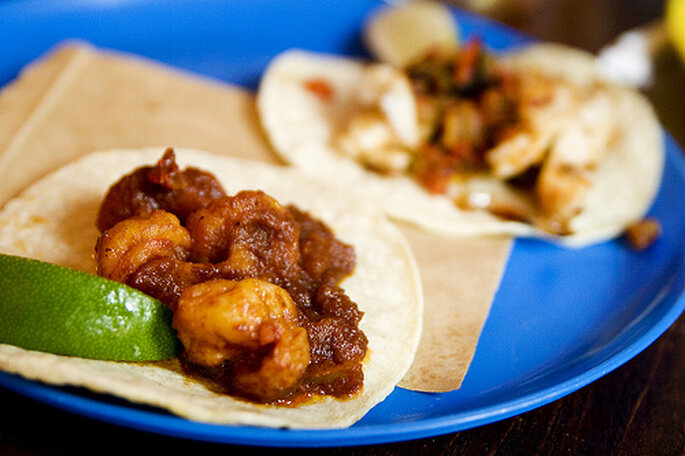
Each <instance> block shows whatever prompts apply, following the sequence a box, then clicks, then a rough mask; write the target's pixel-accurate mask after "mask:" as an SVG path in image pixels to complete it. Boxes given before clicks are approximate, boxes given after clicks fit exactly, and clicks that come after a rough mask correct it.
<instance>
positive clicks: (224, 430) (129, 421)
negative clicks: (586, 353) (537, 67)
mask: <svg viewBox="0 0 685 456" xmlns="http://www.w3.org/2000/svg"><path fill="white" fill-rule="evenodd" d="M9 3H10V4H11V3H14V6H15V7H16V6H20V5H19V4H20V3H21V1H20V0H14V2H9ZM26 3H27V4H35V3H36V2H31V1H28V2H26ZM78 3H79V2H75V4H76V5H77V4H78ZM80 3H82V4H84V5H85V4H88V3H89V2H88V1H85V0H83V1H81V2H80ZM5 5H6V6H7V5H8V3H5ZM10 6H11V5H10ZM73 6H74V4H72V7H73ZM462 14H466V15H467V16H471V19H472V20H476V21H479V20H480V21H483V22H484V23H487V24H488V26H489V27H494V28H495V32H497V33H500V32H502V30H506V33H511V32H512V30H511V29H510V28H508V27H506V26H503V25H501V24H496V23H493V22H492V21H489V20H485V19H480V18H478V17H477V16H473V15H469V14H468V13H462ZM513 33H516V34H517V35H518V38H519V39H520V40H521V41H520V42H525V41H528V40H529V38H528V37H525V36H524V35H522V34H520V33H519V32H515V31H514V32H513ZM664 141H665V144H666V156H667V160H666V162H667V165H668V166H674V167H675V169H676V174H677V176H679V177H680V178H681V180H682V181H683V182H685V159H684V158H683V154H682V152H681V151H680V149H679V148H678V146H677V145H676V143H675V141H674V140H673V139H672V138H671V137H670V136H669V135H668V134H667V133H665V134H664ZM678 265H679V267H680V269H679V270H678V271H676V274H675V275H674V277H673V279H672V280H673V283H672V287H671V290H670V291H669V292H668V293H667V294H666V295H665V296H663V299H662V301H660V302H661V303H662V304H659V305H654V304H653V305H651V306H648V307H647V308H646V309H645V311H644V313H646V314H647V315H649V314H651V313H652V312H655V311H656V310H659V311H660V312H662V313H663V314H662V315H661V316H660V317H659V318H658V319H657V320H656V321H655V322H653V324H652V325H651V326H649V327H647V328H639V329H635V328H629V330H627V332H625V333H621V336H625V337H624V338H628V340H629V343H627V344H625V345H622V344H621V343H619V342H617V340H618V339H619V337H616V338H614V339H613V340H612V341H611V346H613V345H614V344H619V345H620V347H618V348H619V350H618V351H616V352H615V353H613V354H612V355H610V356H609V357H608V358H607V359H604V360H602V361H601V362H597V363H596V364H595V365H593V366H591V367H590V368H588V369H587V370H585V371H584V372H582V373H581V374H579V375H576V376H573V377H571V378H568V379H566V380H564V381H561V382H559V383H557V384H552V385H549V386H548V387H547V388H544V389H541V390H538V391H534V392H532V393H529V394H524V395H521V396H520V397H515V398H512V399H510V400H508V401H502V402H499V403H497V404H494V405H488V406H484V407H480V408H475V409H471V410H462V411H457V412H455V413H452V414H449V415H444V416H438V417H431V418H423V419H419V420H416V421H409V422H399V423H391V424H371V425H364V426H358V427H355V426H353V427H351V428H347V429H336V430H279V429H268V428H257V427H245V426H226V425H216V424H207V423H198V422H191V421H188V420H185V419H183V418H179V417H176V416H172V415H169V414H166V412H163V411H160V412H158V411H156V410H148V409H145V408H143V407H139V406H136V405H128V404H126V405H120V404H118V403H115V402H114V401H111V400H108V398H107V396H97V395H93V394H80V393H79V392H78V391H74V390H73V389H70V388H61V387H57V386H52V385H45V384H42V383H37V382H34V381H31V380H27V379H24V378H22V377H18V376H15V375H11V374H7V373H0V386H3V387H4V388H6V389H8V390H11V391H14V392H17V393H19V394H22V395H24V396H27V397H30V398H32V399H34V400H38V401H41V402H44V403H46V404H49V405H51V406H54V407H56V408H60V409H62V410H66V411H69V412H72V413H76V414H80V415H83V416H87V417H90V418H93V419H97V420H101V421H104V422H109V423H111V424H115V425H119V426H123V427H129V428H133V429H137V430H145V431H149V432H154V433H158V434H162V435H169V436H174V437H181V438H188V439H195V440H203V441H210V442H217V443H232V444H243V445H261V446H274V447H275V446H281V447H327V446H356V445H367V444H377V443H389V442H396V441H404V440H411V439H416V438H422V437H430V436H434V435H439V434H445V433H450V432H455V431H460V430H465V429H469V428H472V427H476V426H481V425H484V424H488V423H492V422H494V421H498V420H501V419H505V418H509V417H511V416H514V415H517V414H520V413H523V412H526V411H529V410H532V409H534V408H537V407H539V406H542V405H544V404H547V403H549V402H552V401H554V400H556V399H559V398H561V397H563V396H565V395H567V394H569V393H571V392H573V391H576V390H577V389H579V388H581V387H583V386H585V385H587V384H589V383H590V382H592V381H594V380H596V379H598V378H600V377H602V376H603V375H605V374H607V373H608V372H610V371H612V370H614V369H616V368H617V367H619V366H621V365H622V364H624V363H625V362H627V361H628V360H630V359H632V358H633V357H634V356H636V355H637V354H638V353H640V352H641V351H642V350H644V349H645V348H646V347H648V346H649V345H650V344H651V343H652V342H654V341H655V340H656V339H657V338H658V337H659V336H660V335H661V334H663V332H665V331H666V330H667V329H668V328H669V327H670V326H671V324H673V322H674V321H676V319H677V318H678V317H679V316H680V315H681V314H682V313H683V311H684V310H685V294H683V289H684V288H685V277H684V276H685V268H683V262H682V261H681V262H680V263H679V264H678ZM671 301H672V302H671ZM664 302H667V303H666V304H664ZM644 318H646V316H645V317H644ZM628 336H634V337H628ZM607 350H608V348H607ZM609 351H612V350H609Z"/></svg>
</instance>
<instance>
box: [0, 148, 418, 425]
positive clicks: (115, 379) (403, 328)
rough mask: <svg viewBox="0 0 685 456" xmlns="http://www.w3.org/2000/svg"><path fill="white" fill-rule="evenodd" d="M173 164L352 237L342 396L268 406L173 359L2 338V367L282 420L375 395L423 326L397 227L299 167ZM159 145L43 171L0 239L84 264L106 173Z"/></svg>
mask: <svg viewBox="0 0 685 456" xmlns="http://www.w3.org/2000/svg"><path fill="white" fill-rule="evenodd" d="M176 154H177V157H178V163H179V166H181V167H185V166H188V165H192V166H195V167H198V168H200V169H207V170H211V171H212V172H213V173H214V174H215V175H216V176H217V178H218V179H219V180H220V181H221V183H222V185H224V187H225V189H226V191H227V192H228V193H229V194H234V193H236V192H238V191H240V190H244V189H261V190H264V191H265V192H266V193H268V194H270V195H272V196H274V197H275V198H276V199H277V200H279V201H280V202H281V203H283V204H286V203H294V204H296V205H297V206H298V207H301V208H303V209H305V210H308V211H310V212H311V213H312V214H315V215H316V216H317V217H320V218H321V219H323V220H324V221H325V222H326V223H327V224H329V226H331V227H332V229H333V230H334V231H335V233H336V235H337V236H339V237H340V238H341V239H342V240H343V241H345V242H348V243H350V244H352V245H353V246H355V252H356V254H357V264H356V267H355V271H354V273H353V274H352V276H350V277H349V278H347V279H345V280H344V282H343V283H342V286H343V287H344V288H345V290H346V292H347V293H348V295H349V296H350V297H351V298H352V299H353V300H354V301H355V302H357V304H358V305H359V307H360V309H361V310H363V311H364V312H365V315H364V318H363V320H362V322H361V324H360V326H361V328H362V329H363V331H364V333H365V334H366V335H367V337H368V339H369V356H368V357H367V359H366V360H365V364H364V372H365V382H364V388H363V391H362V392H361V393H360V394H359V395H358V396H356V397H354V398H353V399H350V400H342V401H341V400H336V399H332V398H324V399H322V400H320V401H319V400H317V401H315V402H314V403H311V404H306V405H303V406H298V407H277V406H264V405H255V404H252V403H248V402H244V401H240V400H236V399H233V398H231V397H228V396H225V395H219V394H216V393H213V392H211V391H210V390H208V389H206V388H205V387H204V386H202V385H201V384H199V383H195V382H192V381H190V380H188V379H187V378H186V377H184V376H183V375H182V374H181V373H179V372H178V371H176V370H172V369H168V368H165V367H164V365H162V366H161V367H160V366H158V365H155V364H154V363H152V364H131V363H117V362H103V361H94V360H85V359H79V358H70V357H64V356H57V355H50V354H46V353H38V352H32V351H26V350H21V349H18V348H16V347H12V346H8V345H0V369H2V370H6V371H9V372H13V373H19V374H21V375H23V376H26V377H28V378H31V379H38V380H42V381H45V382H48V383H53V384H69V385H77V386H84V387H87V388H90V389H92V390H94V391H99V392H105V393H110V394H114V395H117V396H121V397H123V398H126V399H129V400H131V401H135V402H141V403H145V404H149V405H155V406H158V407H163V408H166V409H168V410H170V411H172V412H173V413H176V414H178V415H181V416H184V417H187V418H190V419H194V420H200V421H208V422H216V423H232V424H251V425H259V426H273V427H288V428H336V427H344V426H349V425H351V424H352V423H354V422H355V421H357V420H358V419H359V418H361V417H362V416H363V415H364V414H365V413H366V412H367V411H368V410H369V409H371V407H373V406H374V405H375V404H377V403H378V402H380V401H382V400H383V399H384V398H385V397H386V396H387V395H388V394H389V393H390V392H391V391H392V389H393V388H394V386H395V384H397V382H399V381H400V379H401V378H402V376H403V375H404V373H405V372H406V371H407V369H408V368H409V366H410V364H411V362H412V360H413V357H414V352H415V351H416V347H417V344H418V341H419V336H420V332H421V315H422V293H421V284H420V280H419V277H418V270H417V267H416V265H415V262H414V259H413V256H412V254H411V251H410V249H409V247H408V244H407V242H406V240H405V239H404V237H403V236H402V235H401V233H400V232H399V230H398V229H397V228H396V227H395V226H394V225H392V224H391V223H390V222H388V221H387V220H386V219H385V218H384V217H383V215H382V214H380V213H379V212H378V211H377V210H375V208H374V207H372V206H367V205H365V204H363V203H362V202H360V201H356V200H355V199H353V198H345V197H344V196H342V195H340V194H339V193H338V192H336V191H333V190H331V188H330V187H328V186H326V185H323V184H321V183H320V182H317V181H313V180H311V179H308V178H306V177H305V176H303V175H302V174H301V173H300V172H299V171H297V170H294V169H286V168H279V167H273V166H270V165H266V164H261V163H256V162H252V161H245V160H239V159H234V158H228V157H219V156H216V155H213V154H209V153H206V152H202V151H196V150H188V149H177V150H176ZM159 156H161V149H159V148H151V149H142V150H137V151H135V150H111V151H105V152H100V153H95V154H92V155H88V156H86V157H84V158H83V159H81V160H79V161H77V162H75V163H72V164H69V165H67V166H65V167H63V168H61V169H60V170H58V171H56V172H54V173H52V174H50V175H48V176H47V177H45V178H44V179H42V180H40V181H39V182H37V183H36V184H35V185H33V186H31V187H29V188H28V189H27V190H26V191H25V192H23V193H22V194H21V195H20V196H19V197H17V198H15V199H13V200H12V201H10V202H9V203H8V204H7V205H6V206H5V208H4V210H3V211H2V212H1V213H0V251H2V252H3V253H10V254H16V255H23V256H28V257H32V258H37V259H40V260H44V261H49V262H52V263H57V264H61V265H65V266H70V267H73V268H77V269H81V270H84V271H86V272H93V270H94V262H93V259H92V255H91V252H92V249H93V246H94V245H95V241H96V239H97V236H98V233H97V230H96V229H95V219H96V216H97V209H98V207H99V203H100V202H101V200H102V198H103V196H104V194H105V193H106V191H107V189H108V187H109V185H110V184H111V183H113V182H115V181H116V180H118V179H119V178H120V177H121V176H122V175H124V174H127V173H128V172H130V171H131V170H133V169H134V168H136V167H139V166H142V165H145V164H151V163H154V162H155V161H156V160H157V159H158V158H159Z"/></svg>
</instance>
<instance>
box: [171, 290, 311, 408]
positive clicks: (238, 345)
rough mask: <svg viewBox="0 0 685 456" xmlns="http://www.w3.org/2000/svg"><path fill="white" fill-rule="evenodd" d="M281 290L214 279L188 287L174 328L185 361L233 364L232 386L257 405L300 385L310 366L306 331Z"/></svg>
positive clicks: (179, 305)
mask: <svg viewBox="0 0 685 456" xmlns="http://www.w3.org/2000/svg"><path fill="white" fill-rule="evenodd" d="M298 321H299V312H298V310H297V308H296V307H295V303H294V302H293V300H292V298H291V297H290V295H289V294H288V292H287V291H285V290H284V289H283V288H281V287H279V286H277V285H274V284H271V283H269V282H266V281H263V280H259V279H244V280H241V281H233V280H225V279H218V280H213V281H209V282H204V283H200V284H197V285H193V286H192V287H189V288H187V289H186V290H185V291H184V292H183V293H182V294H181V297H180V299H179V301H178V307H177V309H176V311H175V312H174V317H173V327H174V328H175V329H176V330H177V331H178V337H179V339H180V340H181V342H182V343H183V346H184V347H185V357H186V359H188V360H189V361H191V362H192V363H195V364H198V365H200V366H205V367H210V368H212V367H219V366H221V365H222V364H224V363H225V362H228V363H231V365H232V369H233V376H232V379H231V382H232V385H231V386H232V387H233V388H235V389H236V390H238V391H239V392H241V393H242V394H244V395H246V396H248V397H252V398H256V399H258V400H261V401H270V400H274V399H276V398H279V397H282V396H283V395H284V394H286V393H287V392H288V391H290V390H292V389H294V388H295V387H297V386H298V384H299V382H300V380H301V379H302V377H303V375H304V373H305V371H306V370H307V367H308V365H309V351H310V347H309V341H308V336H307V331H306V330H305V329H304V328H303V327H301V326H299V323H298Z"/></svg>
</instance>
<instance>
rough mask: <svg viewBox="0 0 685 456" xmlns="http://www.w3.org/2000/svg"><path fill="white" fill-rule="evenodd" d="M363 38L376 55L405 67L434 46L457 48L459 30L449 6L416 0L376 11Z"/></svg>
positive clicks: (370, 50) (382, 59)
mask: <svg viewBox="0 0 685 456" xmlns="http://www.w3.org/2000/svg"><path fill="white" fill-rule="evenodd" d="M364 39H365V41H366V45H367V47H368V50H369V52H371V54H373V55H374V57H376V58H377V59H378V60H380V61H381V62H386V63H389V64H391V65H394V66H396V67H398V68H402V67H404V66H405V65H406V64H408V63H409V62H410V61H411V60H412V59H414V58H416V57H418V56H419V55H421V54H422V53H424V52H426V51H427V50H428V49H430V48H432V47H442V48H444V49H447V50H450V49H456V48H457V47H458V45H459V31H458V27H457V23H456V21H455V19H454V17H453V16H452V13H451V12H450V10H449V7H447V6H445V5H443V4H441V3H436V2H431V1H416V2H407V3H404V4H402V5H399V6H394V7H385V8H382V9H381V10H379V11H377V12H376V13H375V14H373V15H372V16H371V17H370V18H369V20H368V21H367V23H366V27H365V29H364Z"/></svg>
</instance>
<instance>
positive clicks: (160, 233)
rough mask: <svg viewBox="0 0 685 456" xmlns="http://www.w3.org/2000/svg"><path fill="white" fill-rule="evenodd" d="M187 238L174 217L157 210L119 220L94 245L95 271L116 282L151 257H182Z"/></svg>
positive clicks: (186, 251) (183, 258)
mask: <svg viewBox="0 0 685 456" xmlns="http://www.w3.org/2000/svg"><path fill="white" fill-rule="evenodd" d="M190 245H191V239H190V234H189V233H188V230H186V229H185V228H183V227H182V226H181V224H180V222H179V220H178V218H177V217H176V216H175V215H173V214H170V213H168V212H165V211H162V210H157V211H154V212H153V213H152V214H151V215H150V216H149V217H147V218H130V219H126V220H123V221H121V222H119V223H117V224H116V225H114V226H113V227H112V228H110V229H108V230H107V231H105V232H104V233H103V234H102V235H101V236H100V238H99V239H98V241H97V244H96V246H95V259H96V261H97V273H98V274H99V275H101V276H103V277H106V278H108V279H111V280H116V281H117V282H122V283H125V282H126V279H127V278H128V277H129V276H130V275H131V274H133V273H134V272H136V270H138V268H139V267H140V266H141V265H143V264H145V263H146V262H148V261H150V260H152V259H155V258H173V259H176V260H179V261H183V260H185V259H186V258H187V257H188V254H189V252H190Z"/></svg>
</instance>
